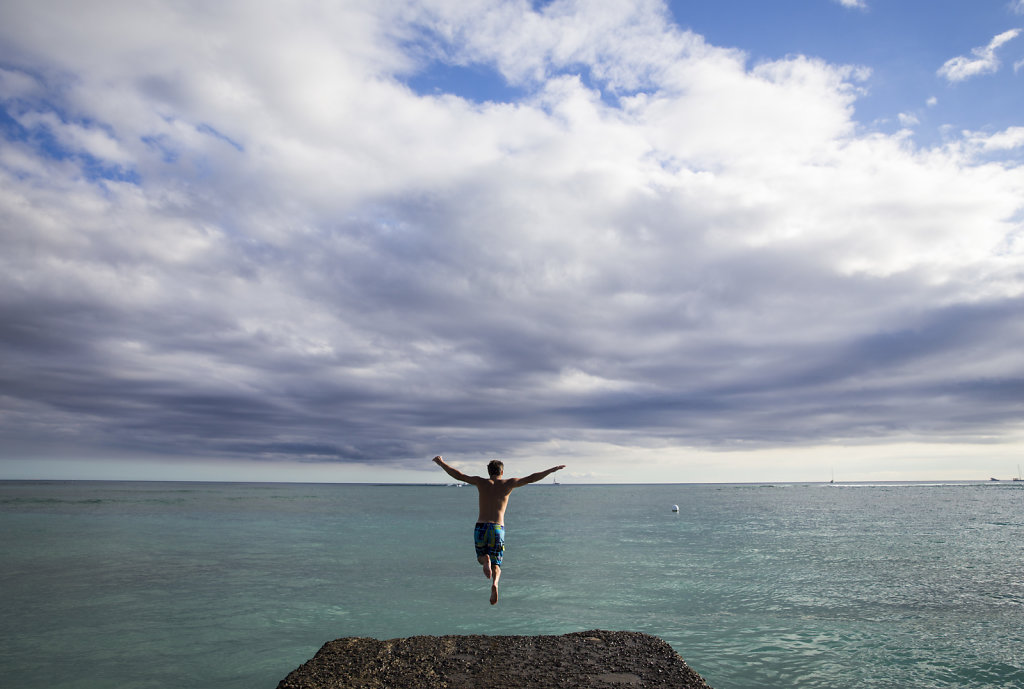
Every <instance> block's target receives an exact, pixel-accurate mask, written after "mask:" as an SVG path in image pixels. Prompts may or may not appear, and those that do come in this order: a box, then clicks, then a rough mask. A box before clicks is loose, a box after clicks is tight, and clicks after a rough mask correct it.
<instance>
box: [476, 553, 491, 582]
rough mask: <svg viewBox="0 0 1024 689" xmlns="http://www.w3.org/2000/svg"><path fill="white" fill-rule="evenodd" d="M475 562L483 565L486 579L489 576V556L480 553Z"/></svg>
mask: <svg viewBox="0 0 1024 689" xmlns="http://www.w3.org/2000/svg"><path fill="white" fill-rule="evenodd" d="M476 561H477V562H479V563H480V564H482V565H483V566H484V576H485V577H487V578H488V579H490V578H491V558H489V557H487V556H486V555H481V556H480V557H478V558H477V559H476Z"/></svg>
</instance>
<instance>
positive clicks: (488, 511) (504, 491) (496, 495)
mask: <svg viewBox="0 0 1024 689" xmlns="http://www.w3.org/2000/svg"><path fill="white" fill-rule="evenodd" d="M434 463H435V464H437V465H438V466H439V467H441V468H442V469H444V470H445V472H446V473H447V474H448V475H449V476H451V477H452V478H453V479H455V480H457V481H462V482H463V483H471V484H473V485H474V486H476V490H477V493H478V494H479V498H480V516H479V517H478V518H477V522H476V528H475V529H474V530H473V542H474V545H475V546H476V560H477V562H479V563H480V564H481V565H483V567H484V576H485V577H487V578H488V579H490V580H491V605H494V604H495V603H497V602H498V579H499V578H500V577H501V557H502V555H503V554H504V553H505V508H506V507H507V506H508V496H509V493H511V492H512V490H513V489H515V488H518V487H519V486H525V485H526V484H528V483H536V482H537V481H540V480H541V479H542V478H544V477H545V476H548V475H550V474H553V473H555V472H556V471H558V470H559V469H564V468H565V465H564V464H562V465H560V466H557V467H551V468H550V469H545V470H544V471H538V472H537V473H536V474H530V475H529V476H527V477H525V478H503V477H502V474H504V472H505V465H504V464H502V463H501V462H500V461H498V460H497V459H493V460H491V461H490V463H488V465H487V475H488V477H489V478H483V477H482V476H468V475H466V474H464V473H462V472H461V471H459V470H458V469H456V468H454V467H452V466H450V465H448V464H446V463H445V461H444V460H443V459H441V457H440V456H437V457H434Z"/></svg>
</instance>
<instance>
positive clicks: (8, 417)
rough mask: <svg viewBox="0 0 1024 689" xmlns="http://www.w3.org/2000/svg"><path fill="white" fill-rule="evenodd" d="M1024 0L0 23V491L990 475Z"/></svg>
mask: <svg viewBox="0 0 1024 689" xmlns="http://www.w3.org/2000/svg"><path fill="white" fill-rule="evenodd" d="M1022 28H1024V2H1022V1H1021V0H1013V1H1011V0H977V1H976V2H961V1H960V0H949V1H947V0H943V1H929V2H924V1H923V0H922V1H921V2H899V3H893V2H884V1H883V0H800V1H799V2H797V1H796V0H779V1H778V2H770V3H769V2H764V1H763V0H717V1H716V2H714V3H707V2H684V1H677V2H670V3H668V4H666V3H664V2H661V1H659V0H634V1H633V2H631V3H627V2H619V1H618V0H592V1H583V0H581V1H561V0H558V1H555V2H532V3H531V2H527V1H526V0H510V1H499V0H481V1H474V0H422V1H420V2H411V1H409V2H389V1H382V0H339V1H332V0H309V1H306V0H296V1H293V2H288V3H281V2H271V1H269V0H266V1H258V0H244V1H242V0H234V1H233V0H224V1H223V2H216V3H208V2H204V1H199V0H193V1H189V0H176V1H173V2H172V1H170V0H146V1H140V0H123V1H122V0H22V1H19V0H15V1H13V2H4V3H2V4H0V106H2V108H0V132H2V137H3V139H2V143H0V243H2V244H0V478H24V477H58V478H177V479H207V478H225V479H234V480H274V479H282V480H334V481H362V480H368V481H378V480H400V481H407V480H408V481H422V482H427V481H440V480H444V476H443V475H440V472H438V471H437V470H436V468H435V467H433V465H432V464H430V462H429V460H430V458H431V457H432V456H433V455H435V454H439V453H440V454H444V455H445V456H446V457H448V458H449V459H450V460H451V461H452V462H453V463H455V464H457V465H458V466H461V467H463V468H465V469H467V470H474V471H482V465H481V461H482V460H484V459H486V458H489V457H492V456H499V457H502V458H504V459H505V460H506V463H507V464H508V465H509V469H510V473H512V474H522V473H525V472H527V471H532V470H535V469H540V468H544V467H547V466H550V465H552V464H563V463H564V464H567V465H569V468H568V469H567V470H566V472H565V473H564V474H563V475H562V476H564V478H563V479H562V480H563V481H565V482H572V481H579V482H583V481H592V482H611V481H736V480H751V481H767V480H828V479H829V478H830V477H831V476H832V475H833V473H834V475H835V478H836V480H837V481H839V480H870V479H877V480H882V479H899V480H902V479H942V478H944V479H956V478H965V479H966V478H987V477H988V476H999V477H1003V478H1009V477H1010V476H1012V475H1015V474H1016V471H1017V464H1018V463H1021V462H1022V461H1024V460H1022V457H1024V423H1022V419H1024V347H1022V346H1021V345H1022V341H1024V36H1021V35H1020V34H1021V33H1022Z"/></svg>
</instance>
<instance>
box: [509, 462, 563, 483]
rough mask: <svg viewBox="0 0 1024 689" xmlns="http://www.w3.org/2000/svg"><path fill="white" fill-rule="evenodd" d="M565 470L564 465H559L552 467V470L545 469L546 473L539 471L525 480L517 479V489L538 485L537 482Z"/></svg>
mask: <svg viewBox="0 0 1024 689" xmlns="http://www.w3.org/2000/svg"><path fill="white" fill-rule="evenodd" d="M564 468H565V465H564V464H559V465H558V466H556V467H551V468H550V469H545V470H544V471H538V472H537V473H536V474H530V475H529V476H524V477H523V478H517V479H516V486H517V487H518V486H525V485H526V484H527V483H536V482H537V481H540V480H541V479H542V478H544V477H545V476H550V475H551V474H553V473H555V472H556V471H559V470H561V469H564Z"/></svg>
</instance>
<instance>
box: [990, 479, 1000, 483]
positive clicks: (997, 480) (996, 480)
mask: <svg viewBox="0 0 1024 689" xmlns="http://www.w3.org/2000/svg"><path fill="white" fill-rule="evenodd" d="M989 481H995V482H996V483H999V479H997V478H990V479H989Z"/></svg>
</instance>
